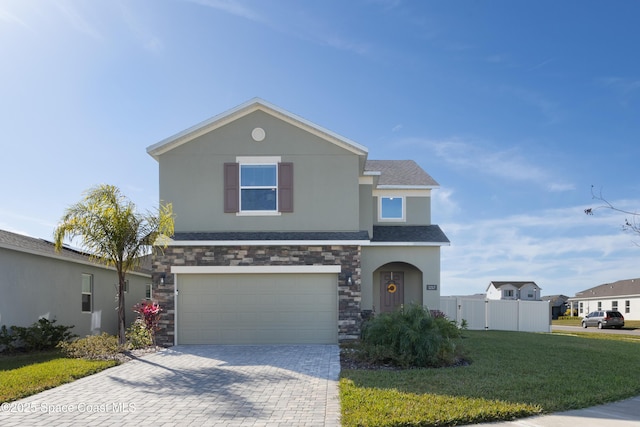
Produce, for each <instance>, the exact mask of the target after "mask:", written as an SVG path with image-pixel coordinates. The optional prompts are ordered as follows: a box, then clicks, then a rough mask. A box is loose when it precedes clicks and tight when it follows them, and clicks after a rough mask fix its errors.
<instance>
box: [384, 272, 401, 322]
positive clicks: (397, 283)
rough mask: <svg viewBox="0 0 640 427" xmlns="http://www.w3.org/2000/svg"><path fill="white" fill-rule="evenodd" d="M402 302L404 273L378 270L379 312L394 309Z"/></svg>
mask: <svg viewBox="0 0 640 427" xmlns="http://www.w3.org/2000/svg"><path fill="white" fill-rule="evenodd" d="M403 303H404V273H403V272H401V271H381V272H380V312H381V313H384V312H386V311H394V310H395V309H397V308H398V307H400V305H401V304H403Z"/></svg>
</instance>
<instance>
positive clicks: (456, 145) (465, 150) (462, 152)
mask: <svg viewBox="0 0 640 427" xmlns="http://www.w3.org/2000/svg"><path fill="white" fill-rule="evenodd" d="M397 144H399V145H409V146H418V147H420V148H421V149H427V150H430V151H432V152H433V153H434V154H435V155H436V156H437V157H438V158H440V159H441V160H444V161H445V162H446V163H448V164H449V165H451V166H453V167H455V168H456V169H458V170H464V171H474V172H475V173H478V174H482V175H488V176H494V177H497V178H501V179H505V180H509V181H513V180H515V181H523V182H531V183H534V184H536V185H539V186H542V187H546V188H547V189H548V190H549V191H568V190H571V189H573V184H570V183H563V182H556V181H557V178H556V177H555V176H554V173H553V172H551V171H549V170H547V169H544V168H542V167H540V166H538V165H536V164H535V163H532V162H531V161H529V160H528V159H527V157H526V156H525V155H524V154H522V153H521V151H520V150H519V149H517V148H510V149H507V150H499V151H490V150H488V149H486V148H484V147H483V145H484V144H482V143H481V142H475V141H467V140H463V139H461V138H450V139H445V140H429V139H422V138H409V139H404V140H400V141H398V142H397Z"/></svg>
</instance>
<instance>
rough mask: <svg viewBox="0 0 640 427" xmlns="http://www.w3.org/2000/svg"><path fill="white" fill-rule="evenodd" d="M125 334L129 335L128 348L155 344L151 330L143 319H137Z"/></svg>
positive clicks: (132, 348)
mask: <svg viewBox="0 0 640 427" xmlns="http://www.w3.org/2000/svg"><path fill="white" fill-rule="evenodd" d="M125 335H126V337H127V348H128V349H129V350H136V349H139V348H145V347H149V346H150V345H152V344H153V337H152V336H151V331H149V329H147V326H146V324H145V322H144V320H142V319H136V321H135V322H133V323H132V324H131V326H129V328H128V329H127V331H126V334H125Z"/></svg>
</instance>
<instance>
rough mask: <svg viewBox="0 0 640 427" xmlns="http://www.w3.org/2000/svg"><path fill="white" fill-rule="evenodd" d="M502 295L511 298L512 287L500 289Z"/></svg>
mask: <svg viewBox="0 0 640 427" xmlns="http://www.w3.org/2000/svg"><path fill="white" fill-rule="evenodd" d="M502 296H503V297H504V298H513V289H504V290H503V291H502Z"/></svg>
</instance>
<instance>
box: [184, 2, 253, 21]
mask: <svg viewBox="0 0 640 427" xmlns="http://www.w3.org/2000/svg"><path fill="white" fill-rule="evenodd" d="M185 1H187V2H191V3H195V4H199V5H201V6H206V7H211V8H213V9H217V10H220V11H222V12H226V13H229V14H231V15H235V16H238V17H240V18H244V19H248V20H250V21H256V22H264V21H265V19H264V18H263V17H262V16H261V15H260V14H259V13H258V12H257V11H256V10H255V9H252V8H249V7H247V6H245V5H243V4H242V3H241V2H239V1H237V0H185Z"/></svg>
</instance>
